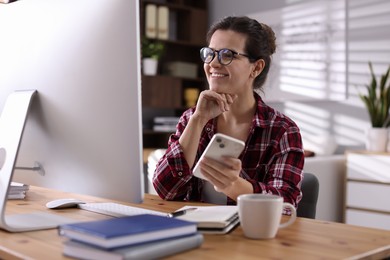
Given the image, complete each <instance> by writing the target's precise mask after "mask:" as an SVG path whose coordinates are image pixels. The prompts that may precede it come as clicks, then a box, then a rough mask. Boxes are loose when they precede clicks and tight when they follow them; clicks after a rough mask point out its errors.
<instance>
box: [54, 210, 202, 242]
mask: <svg viewBox="0 0 390 260" xmlns="http://www.w3.org/2000/svg"><path fill="white" fill-rule="evenodd" d="M196 232H197V226H196V223H193V222H189V221H184V220H180V219H176V218H168V217H165V216H157V215H149V214H143V215H135V216H128V217H121V218H112V219H105V220H98V221H88V222H79V223H72V224H65V225H61V226H59V234H60V235H61V236H65V237H68V238H70V239H73V240H76V241H80V242H84V243H87V244H91V245H95V246H98V247H102V248H106V249H109V248H116V247H120V246H127V245H134V244H140V243H145V242H151V241H156V240H161V239H167V238H173V237H181V236H187V235H190V234H195V233H196Z"/></svg>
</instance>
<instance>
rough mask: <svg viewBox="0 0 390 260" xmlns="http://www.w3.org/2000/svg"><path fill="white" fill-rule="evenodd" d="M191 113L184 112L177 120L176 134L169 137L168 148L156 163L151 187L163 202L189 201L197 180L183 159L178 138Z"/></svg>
mask: <svg viewBox="0 0 390 260" xmlns="http://www.w3.org/2000/svg"><path fill="white" fill-rule="evenodd" d="M191 114H192V112H191V111H186V112H185V113H184V114H183V115H182V117H181V118H180V120H179V123H178V125H177V127H176V133H175V134H173V135H171V136H170V138H169V141H168V148H167V150H166V152H165V154H164V155H163V157H162V158H161V159H160V160H159V161H158V163H157V166H156V170H155V172H154V175H153V186H154V188H155V189H156V192H157V194H158V195H159V196H160V197H161V198H162V199H165V200H189V194H191V192H192V189H193V187H197V186H198V185H197V184H196V183H194V182H198V181H199V180H198V178H193V176H192V172H191V169H190V167H189V165H188V163H187V161H186V159H185V157H184V153H183V149H182V148H181V146H180V144H179V138H180V136H181V134H182V133H183V131H184V129H185V127H186V125H187V123H188V120H189V117H190V116H191Z"/></svg>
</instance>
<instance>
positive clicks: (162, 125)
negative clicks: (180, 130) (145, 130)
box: [153, 116, 180, 132]
mask: <svg viewBox="0 0 390 260" xmlns="http://www.w3.org/2000/svg"><path fill="white" fill-rule="evenodd" d="M179 119H180V118H179V117H169V116H168V117H163V116H158V117H155V118H154V119H153V123H154V124H153V130H154V131H161V132H175V131H176V125H177V124H178V123H179Z"/></svg>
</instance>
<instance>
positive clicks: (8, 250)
mask: <svg viewBox="0 0 390 260" xmlns="http://www.w3.org/2000/svg"><path fill="white" fill-rule="evenodd" d="M69 197H72V198H80V199H83V200H85V201H88V202H94V201H107V200H105V199H100V198H96V197H91V196H84V195H76V194H70V193H65V192H59V191H54V190H49V189H45V188H38V187H31V190H30V191H29V193H28V198H27V199H26V200H16V201H9V202H8V207H7V213H26V212H31V211H33V210H42V211H47V212H50V213H55V214H60V215H62V216H66V217H72V218H75V219H79V220H96V219H104V218H108V217H107V216H104V215H100V214H97V213H93V212H88V211H84V210H80V209H65V210H56V211H54V210H49V209H46V208H45V204H46V202H47V201H49V200H52V199H57V198H69ZM124 204H126V203H124ZM184 204H189V203H184V202H168V201H163V200H161V199H160V198H158V197H156V196H154V195H146V198H145V202H144V203H143V204H141V205H138V206H142V207H144V208H148V209H153V210H159V211H164V212H170V211H173V210H176V209H178V208H180V207H182V206H183V205H184ZM194 204H199V203H194ZM129 205H131V204H129ZM136 206H137V205H136ZM62 239H63V238H61V237H59V236H58V234H57V231H56V230H55V229H51V230H42V231H34V232H25V233H8V232H5V231H0V259H68V258H67V257H64V256H63V255H62ZM389 256H390V231H385V230H379V229H372V228H365V227H358V226H352V225H346V224H341V223H333V222H326V221H318V220H311V219H304V218H298V219H297V221H296V222H295V223H294V224H293V225H291V226H290V227H287V228H286V229H282V230H280V231H279V232H278V234H277V236H276V238H275V239H271V240H250V239H246V238H244V236H243V232H242V230H241V228H240V227H238V228H236V229H235V230H234V231H233V232H232V233H230V234H228V235H205V240H204V243H203V244H202V246H201V247H200V248H199V249H195V250H191V251H188V252H183V253H181V254H177V255H174V256H172V257H170V258H169V259H183V258H185V259H223V260H225V259H240V260H241V259H259V258H279V259H287V258H299V259H318V258H323V259H324V258H327V259H346V258H348V259H361V258H370V259H380V258H385V257H389Z"/></svg>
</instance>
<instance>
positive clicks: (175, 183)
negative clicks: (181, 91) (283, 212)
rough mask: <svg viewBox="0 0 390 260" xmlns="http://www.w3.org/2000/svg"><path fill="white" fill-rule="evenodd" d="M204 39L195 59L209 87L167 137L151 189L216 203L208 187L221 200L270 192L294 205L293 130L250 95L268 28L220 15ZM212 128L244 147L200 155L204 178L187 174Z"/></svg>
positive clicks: (296, 140) (269, 47)
mask: <svg viewBox="0 0 390 260" xmlns="http://www.w3.org/2000/svg"><path fill="white" fill-rule="evenodd" d="M207 43H208V47H205V48H202V50H201V58H202V60H203V62H204V71H205V74H206V76H207V81H208V83H209V89H208V90H205V91H203V92H201V94H200V95H199V98H198V102H197V105H196V107H194V108H191V109H189V110H187V111H185V112H184V113H183V115H182V116H181V118H180V121H179V124H178V125H177V129H176V133H175V134H174V135H172V136H171V137H170V139H169V142H168V149H167V150H166V152H165V154H164V156H163V157H162V158H161V159H160V160H159V162H158V164H157V167H156V171H155V173H154V177H153V185H154V187H155V189H156V191H157V193H158V194H159V196H160V197H161V198H164V199H166V200H191V201H206V202H213V203H216V202H215V201H213V200H210V199H205V198H206V197H207V196H208V195H210V192H211V194H212V195H211V197H215V196H218V194H219V195H222V196H220V197H222V200H221V199H218V200H219V202H220V203H221V204H229V205H230V204H236V200H237V197H238V196H239V195H240V194H245V193H272V194H277V195H280V196H282V197H284V201H285V202H289V203H291V204H293V205H294V206H295V207H297V205H298V203H299V201H300V199H301V196H302V194H301V190H300V186H301V182H302V179H303V171H302V168H303V164H304V152H303V149H302V141H301V135H300V132H299V128H298V127H297V126H296V124H295V123H294V122H293V121H292V120H291V119H289V118H288V117H286V116H285V115H283V114H281V113H280V112H277V111H275V110H274V109H272V108H271V107H269V106H267V105H266V104H265V103H264V102H263V101H262V99H261V97H260V96H259V95H258V94H257V93H256V92H254V90H255V89H257V90H262V86H263V84H264V82H265V80H266V77H267V74H268V71H269V68H270V65H271V55H272V54H273V53H274V52H275V49H276V44H275V34H274V32H273V31H272V29H271V28H270V27H268V26H267V25H265V24H260V23H258V22H257V21H256V20H253V19H250V18H248V17H226V18H224V19H223V20H221V21H220V22H218V23H216V24H214V25H213V26H212V27H211V28H210V30H209V32H208V34H207ZM215 133H223V134H226V135H229V136H232V137H234V138H237V139H240V140H242V141H244V142H245V148H244V151H243V152H242V153H241V155H240V156H239V158H238V159H236V158H225V160H224V163H219V162H217V161H215V160H212V159H207V158H205V159H203V160H202V162H201V163H200V166H201V171H202V174H203V175H204V176H205V177H206V178H207V179H208V180H209V181H210V182H207V181H204V180H201V179H198V178H197V177H194V176H193V175H192V168H193V167H194V165H195V164H196V163H197V161H198V160H199V158H200V156H201V154H202V153H203V151H204V150H205V148H206V146H207V144H208V143H209V142H210V139H211V138H212V136H213V135H214V134H215ZM207 187H208V188H207ZM209 187H212V189H211V190H212V191H210V188H209ZM213 192H214V194H213Z"/></svg>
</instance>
